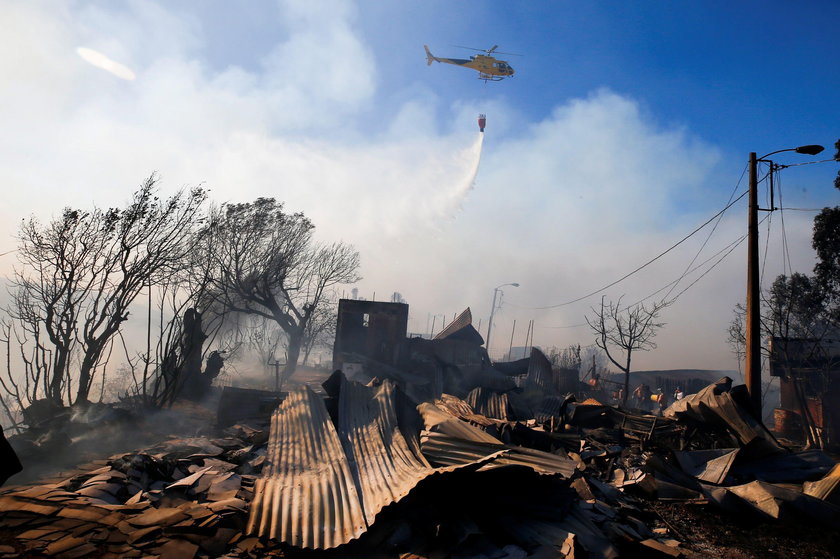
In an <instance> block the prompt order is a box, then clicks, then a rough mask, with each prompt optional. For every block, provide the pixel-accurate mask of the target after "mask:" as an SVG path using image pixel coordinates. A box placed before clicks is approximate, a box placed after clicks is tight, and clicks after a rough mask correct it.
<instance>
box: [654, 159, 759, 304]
mask: <svg viewBox="0 0 840 559" xmlns="http://www.w3.org/2000/svg"><path fill="white" fill-rule="evenodd" d="M747 169H749V163H747V164H746V165H744V170H743V171H741V176H740V177H739V178H738V182H737V183H736V184H735V187H734V188H733V189H732V193H731V194H730V195H729V199H728V200H727V201H726V203H727V204H728V203H729V202H731V201H732V197H733V196H735V193H736V192H738V187H739V186H741V181H743V180H744V175H746V174H747ZM721 220H723V214H721V215H720V217H718V220H717V221H716V222H715V225H714V227H712V230H711V231H709V234H708V235H707V236H706V240H705V241H703V244H702V245H701V246H700V248H699V249H698V250H697V253H696V254H695V255H694V258H692V259H691V262H689V263H688V265H687V266H686V267H685V270H683V274H682V276H680V277H679V278H677V281H675V282H674V285H673V286H672V287H671V289H669V290H668V293H666V294H665V297H663V299H667V298H668V296H669V295H671V292H672V291H673V290H674V289H676V287H677V285H679V282H680V281H681V280H682V279H683V278H684V277H685V276H686V274H687V273H688V270H689V269H690V268H691V266H692V265H694V262H695V261H696V260H697V259H698V258H699V257H700V253H702V252H703V249H704V248H706V245H707V244H708V243H709V240H710V239H711V238H712V235H714V234H715V231H716V230H717V227H718V225H720V222H721Z"/></svg>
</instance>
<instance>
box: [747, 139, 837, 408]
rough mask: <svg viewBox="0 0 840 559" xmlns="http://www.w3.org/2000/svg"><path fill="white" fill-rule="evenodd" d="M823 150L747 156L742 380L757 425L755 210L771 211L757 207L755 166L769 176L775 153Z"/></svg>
mask: <svg viewBox="0 0 840 559" xmlns="http://www.w3.org/2000/svg"><path fill="white" fill-rule="evenodd" d="M823 149H825V148H823V147H822V146H818V145H807V146H799V147H796V148H787V149H779V150H776V151H771V152H770V153H768V154H767V155H763V156H761V157H759V158H756V156H755V152H751V153H750V189H749V192H750V195H749V205H748V214H749V219H748V228H747V318H746V339H745V345H746V347H745V350H746V354H745V356H744V359H745V361H746V363H745V367H744V380H745V381H746V384H747V390H748V391H749V394H750V402H751V404H752V408H753V411H754V412H755V414H756V417H757V418H758V420H759V421H761V416H762V413H761V332H760V329H761V317H760V314H759V306H760V303H759V301H760V293H759V291H760V287H759V281H758V280H759V278H758V274H759V271H758V210H759V209H761V210H763V211H768V212H772V211H773V210H774V209H775V208H772V207H771V208H768V209H764V208H759V207H758V176H757V175H758V173H757V168H758V162H759V161H765V162H767V163H770V172H771V173H772V172H773V162H772V161H769V160H767V159H765V157H769V156H771V155H774V154H776V153H782V152H784V151H795V152H796V153H803V154H805V155H816V154H818V153H820V152H821V151H822V150H823Z"/></svg>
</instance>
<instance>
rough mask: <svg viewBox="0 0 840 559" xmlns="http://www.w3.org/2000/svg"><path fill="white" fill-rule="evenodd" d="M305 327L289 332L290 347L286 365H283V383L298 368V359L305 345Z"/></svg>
mask: <svg viewBox="0 0 840 559" xmlns="http://www.w3.org/2000/svg"><path fill="white" fill-rule="evenodd" d="M303 335H304V329H303V328H296V329H295V330H293V331H292V332H289V347H288V348H287V350H286V351H287V353H286V366H285V367H283V384H285V383H286V381H288V380H289V379H290V378H292V375H293V374H295V369H297V363H298V359H299V358H300V350H301V347H302V346H303Z"/></svg>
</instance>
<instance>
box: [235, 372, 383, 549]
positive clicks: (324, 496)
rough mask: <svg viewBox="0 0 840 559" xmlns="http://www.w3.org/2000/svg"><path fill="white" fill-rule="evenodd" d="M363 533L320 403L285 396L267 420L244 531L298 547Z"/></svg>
mask: <svg viewBox="0 0 840 559" xmlns="http://www.w3.org/2000/svg"><path fill="white" fill-rule="evenodd" d="M366 529H367V526H366V523H365V514H364V511H363V510H362V504H361V502H360V500H359V494H358V491H357V490H356V482H355V480H354V475H353V472H352V471H351V468H350V464H349V462H348V460H347V457H346V456H345V454H344V452H343V449H342V445H341V441H340V440H339V438H338V432H337V431H336V429H335V427H334V426H333V423H332V421H330V417H329V414H328V413H327V409H326V406H324V401H323V400H322V399H321V398H320V397H319V396H317V395H316V394H315V393H314V392H312V390H311V389H310V388H309V387H306V386H304V387H302V388H299V389H297V390H294V391H292V392H290V393H289V396H288V397H287V398H286V400H285V401H284V402H283V403H282V404H281V405H280V407H279V408H278V409H277V411H276V412H275V413H274V415H273V416H272V419H271V435H270V437H269V442H268V452H267V462H266V465H265V466H264V471H263V476H262V478H260V479H258V480H257V483H256V487H255V490H254V501H253V502H252V503H251V515H250V519H249V521H248V532H249V533H251V534H258V535H260V536H265V537H268V538H273V539H276V540H278V541H282V542H287V543H289V544H291V545H294V546H297V547H310V548H330V547H335V546H337V545H340V544H342V543H346V542H348V541H350V540H351V539H354V538H357V537H359V536H360V535H361V534H362V533H363V532H364V531H365V530H366Z"/></svg>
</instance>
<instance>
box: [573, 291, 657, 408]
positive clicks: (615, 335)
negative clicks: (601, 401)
mask: <svg viewBox="0 0 840 559" xmlns="http://www.w3.org/2000/svg"><path fill="white" fill-rule="evenodd" d="M668 305H669V303H668V302H664V301H662V302H655V303H653V304H652V305H651V306H650V307H647V306H645V305H644V304H642V303H639V304H637V305H635V306H632V307H627V308H622V307H621V298H619V299H618V301H617V302H615V303H613V302H612V301H610V302H606V301H605V298H604V297H601V306H600V308H594V307H593V308H592V313H593V314H592V317H591V318H590V317H586V322H587V324H589V327H590V328H591V329H592V331H593V332H594V333H595V344H596V345H597V346H598V347H599V348H601V349H602V350H603V351H604V353H606V355H607V358H608V359H609V360H610V361H611V362H612V364H613V365H615V366H616V367H618V368H619V369H620V370H621V371H624V396H623V403H625V404H626V403H627V397H628V395H629V393H630V360H631V358H632V356H633V352H634V351H649V350H651V349H655V348H656V344H655V343H654V342H653V337H654V336H655V335H656V331H657V330H659V329H660V328H662V326H664V325H665V323H664V322H657V319H658V318H659V313H660V312H661V311H662V309H664V308H665V307H667V306H668ZM619 359H620V360H621V361H619Z"/></svg>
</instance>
